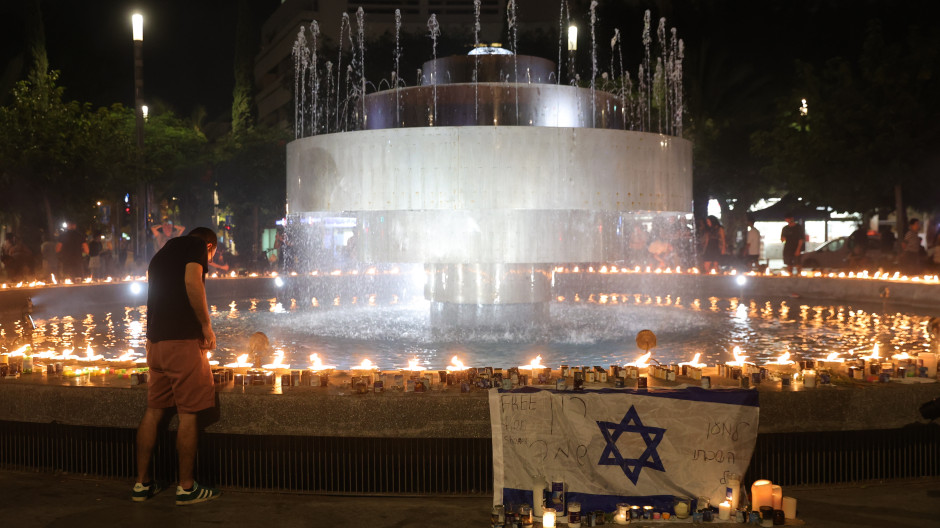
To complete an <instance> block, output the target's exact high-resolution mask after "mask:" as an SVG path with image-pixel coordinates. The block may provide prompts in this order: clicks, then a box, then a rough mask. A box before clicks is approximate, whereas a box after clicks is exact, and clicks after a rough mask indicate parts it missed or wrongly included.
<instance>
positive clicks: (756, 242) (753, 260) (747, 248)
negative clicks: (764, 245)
mask: <svg viewBox="0 0 940 528" xmlns="http://www.w3.org/2000/svg"><path fill="white" fill-rule="evenodd" d="M744 258H745V259H746V260H745V264H747V268H748V269H749V270H754V269H757V264H758V262H760V231H758V230H757V228H756V227H754V219H753V218H748V219H747V238H746V239H745V245H744Z"/></svg>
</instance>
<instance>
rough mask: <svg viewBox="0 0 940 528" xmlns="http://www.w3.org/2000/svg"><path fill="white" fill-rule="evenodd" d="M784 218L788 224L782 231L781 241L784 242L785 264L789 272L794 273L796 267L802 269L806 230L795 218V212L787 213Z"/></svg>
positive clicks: (797, 269)
mask: <svg viewBox="0 0 940 528" xmlns="http://www.w3.org/2000/svg"><path fill="white" fill-rule="evenodd" d="M784 220H786V221H787V225H785V226H783V229H782V230H781V231H780V241H781V242H783V265H784V266H786V268H787V273H790V274H792V273H793V270H794V268H795V269H796V271H797V273H799V271H800V255H801V254H802V253H803V244H804V243H805V242H806V231H804V230H803V226H802V225H800V224H798V223H797V222H796V220H795V219H794V218H793V213H789V212H788V213H786V215H785V216H784Z"/></svg>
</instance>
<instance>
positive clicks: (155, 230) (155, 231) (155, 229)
mask: <svg viewBox="0 0 940 528" xmlns="http://www.w3.org/2000/svg"><path fill="white" fill-rule="evenodd" d="M150 232H151V233H153V236H157V235H158V234H159V233H160V226H158V225H152V226H150Z"/></svg>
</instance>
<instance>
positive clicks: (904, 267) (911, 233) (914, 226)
mask: <svg viewBox="0 0 940 528" xmlns="http://www.w3.org/2000/svg"><path fill="white" fill-rule="evenodd" d="M907 224H908V226H907V233H904V238H903V239H902V240H901V259H900V261H901V262H900V264H901V271H902V272H903V273H907V274H908V275H918V274H920V272H921V271H922V267H923V266H921V254H920V251H921V245H920V235H919V234H918V233H920V220H918V219H916V218H912V219H911V221H910V222H908V223H907Z"/></svg>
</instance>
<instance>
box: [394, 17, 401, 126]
mask: <svg viewBox="0 0 940 528" xmlns="http://www.w3.org/2000/svg"><path fill="white" fill-rule="evenodd" d="M400 35H401V9H396V10H395V72H394V73H393V74H392V81H393V82H394V86H395V123H396V126H401V86H400V84H399V82H398V67H399V65H400V62H401V41H400Z"/></svg>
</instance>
